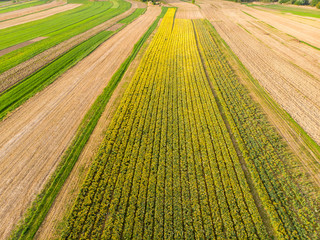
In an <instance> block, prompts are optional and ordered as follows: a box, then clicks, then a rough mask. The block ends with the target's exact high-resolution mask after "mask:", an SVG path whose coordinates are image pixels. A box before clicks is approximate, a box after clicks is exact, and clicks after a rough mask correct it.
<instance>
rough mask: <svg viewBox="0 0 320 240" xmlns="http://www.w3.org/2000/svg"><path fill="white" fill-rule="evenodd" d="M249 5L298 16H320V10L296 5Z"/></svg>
mask: <svg viewBox="0 0 320 240" xmlns="http://www.w3.org/2000/svg"><path fill="white" fill-rule="evenodd" d="M246 5H247V6H249V7H262V8H268V9H273V10H277V11H279V12H281V13H291V14H294V15H298V16H303V17H314V18H320V10H317V9H306V8H304V7H294V6H292V7H291V6H286V5H280V4H267V5H259V4H246Z"/></svg>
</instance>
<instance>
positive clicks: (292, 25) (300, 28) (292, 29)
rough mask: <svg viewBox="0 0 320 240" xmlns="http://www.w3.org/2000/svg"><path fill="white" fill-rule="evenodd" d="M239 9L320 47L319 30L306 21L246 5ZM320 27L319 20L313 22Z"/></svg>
mask: <svg viewBox="0 0 320 240" xmlns="http://www.w3.org/2000/svg"><path fill="white" fill-rule="evenodd" d="M241 10H244V11H245V12H247V13H249V14H250V15H252V16H253V17H255V18H257V19H259V20H261V21H264V22H265V23H267V24H270V25H271V26H273V27H275V28H277V29H278V30H280V31H283V32H285V33H287V34H289V35H292V36H294V37H296V38H297V39H299V40H301V41H304V42H307V43H309V44H311V45H313V46H315V47H318V48H320V31H319V28H316V27H314V26H310V25H308V24H306V23H302V22H299V21H295V20H294V19H289V18H287V17H283V16H281V15H278V14H274V13H272V12H268V11H261V10H259V9H254V8H251V7H247V6H241ZM315 23H316V24H317V25H318V26H319V27H320V22H318V21H316V22H315Z"/></svg>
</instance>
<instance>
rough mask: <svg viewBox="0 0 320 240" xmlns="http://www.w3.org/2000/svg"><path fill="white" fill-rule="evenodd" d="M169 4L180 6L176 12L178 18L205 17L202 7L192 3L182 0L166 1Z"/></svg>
mask: <svg viewBox="0 0 320 240" xmlns="http://www.w3.org/2000/svg"><path fill="white" fill-rule="evenodd" d="M166 2H167V3H168V4H169V6H174V7H178V10H177V12H176V18H181V19H199V18H203V16H202V14H201V12H200V9H199V8H198V7H197V6H196V5H194V4H190V3H186V2H182V1H179V0H168V1H166Z"/></svg>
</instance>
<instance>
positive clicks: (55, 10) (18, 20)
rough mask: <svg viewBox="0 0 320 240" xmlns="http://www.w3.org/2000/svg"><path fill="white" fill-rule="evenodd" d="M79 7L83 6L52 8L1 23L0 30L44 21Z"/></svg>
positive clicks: (67, 5) (71, 5)
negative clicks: (40, 20)
mask: <svg viewBox="0 0 320 240" xmlns="http://www.w3.org/2000/svg"><path fill="white" fill-rule="evenodd" d="M79 6H81V4H65V5H62V6H58V7H54V8H51V9H49V10H45V11H41V12H37V13H33V14H30V15H26V16H23V17H19V18H14V19H11V20H8V21H4V22H0V29H4V28H8V27H13V26H16V25H19V24H23V23H28V22H32V21H36V20H39V19H43V18H46V17H50V16H52V15H54V14H57V13H61V12H65V11H68V10H71V9H74V8H76V7H79Z"/></svg>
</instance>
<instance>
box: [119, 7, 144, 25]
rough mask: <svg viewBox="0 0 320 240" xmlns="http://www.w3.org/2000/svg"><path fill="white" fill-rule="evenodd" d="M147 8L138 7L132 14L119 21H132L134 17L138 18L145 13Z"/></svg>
mask: <svg viewBox="0 0 320 240" xmlns="http://www.w3.org/2000/svg"><path fill="white" fill-rule="evenodd" d="M146 10H147V9H146V8H137V9H136V10H135V11H134V12H133V13H132V14H131V15H130V16H128V17H126V18H124V19H122V20H121V21H119V22H118V23H125V24H127V23H129V22H132V20H133V19H135V18H137V17H138V16H140V15H142V14H144V13H145V12H146Z"/></svg>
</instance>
